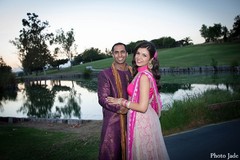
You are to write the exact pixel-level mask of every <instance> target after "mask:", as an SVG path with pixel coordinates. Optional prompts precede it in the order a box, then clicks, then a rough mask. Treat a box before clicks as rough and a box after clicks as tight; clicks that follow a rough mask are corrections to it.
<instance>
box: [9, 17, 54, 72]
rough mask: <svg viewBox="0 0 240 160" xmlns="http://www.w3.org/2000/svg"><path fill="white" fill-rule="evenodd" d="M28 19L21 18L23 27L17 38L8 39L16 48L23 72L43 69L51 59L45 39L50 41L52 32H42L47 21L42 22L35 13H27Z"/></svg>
mask: <svg viewBox="0 0 240 160" xmlns="http://www.w3.org/2000/svg"><path fill="white" fill-rule="evenodd" d="M27 16H28V19H22V25H23V29H22V30H20V35H19V38H15V41H14V40H13V41H10V43H12V44H13V45H15V46H16V47H17V49H18V52H19V53H18V56H19V60H20V62H21V63H22V67H23V70H24V72H25V73H30V74H31V73H32V72H33V71H36V74H37V73H38V71H40V70H43V69H44V66H46V65H47V64H49V62H50V61H51V54H50V51H49V50H48V46H47V41H49V42H50V40H51V37H52V36H53V34H52V33H44V31H45V29H46V28H47V27H48V26H49V24H48V22H47V21H45V22H42V21H41V20H39V19H38V15H36V14H35V13H27ZM50 43H51V42H50Z"/></svg>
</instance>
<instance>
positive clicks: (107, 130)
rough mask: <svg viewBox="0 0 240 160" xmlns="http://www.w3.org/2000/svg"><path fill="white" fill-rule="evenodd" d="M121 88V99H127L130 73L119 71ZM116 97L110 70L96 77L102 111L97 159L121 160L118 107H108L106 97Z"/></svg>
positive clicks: (115, 87) (114, 83)
mask: <svg viewBox="0 0 240 160" xmlns="http://www.w3.org/2000/svg"><path fill="white" fill-rule="evenodd" d="M118 73H119V75H120V78H121V83H122V88H123V98H125V99H127V98H128V95H127V85H128V79H127V75H128V77H129V78H130V76H131V73H130V72H129V71H119V70H118ZM108 96H110V97H118V93H117V85H116V82H115V79H114V76H113V73H112V70H111V68H108V69H105V70H104V71H102V72H100V73H99V75H98V101H99V104H100V105H101V106H102V109H103V126H102V133H101V143H100V149H99V159H102V160H109V159H112V160H118V159H119V160H120V159H121V131H120V118H119V117H120V116H119V114H118V113H117V111H118V110H119V109H120V106H118V105H108V104H107V102H106V99H105V98H106V97H108Z"/></svg>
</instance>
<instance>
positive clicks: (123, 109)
mask: <svg viewBox="0 0 240 160" xmlns="http://www.w3.org/2000/svg"><path fill="white" fill-rule="evenodd" d="M127 112H128V109H127V108H125V107H121V109H120V110H119V111H118V112H117V113H119V114H127Z"/></svg>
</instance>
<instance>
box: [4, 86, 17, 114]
mask: <svg viewBox="0 0 240 160" xmlns="http://www.w3.org/2000/svg"><path fill="white" fill-rule="evenodd" d="M16 98H17V90H16V89H8V90H6V89H0V111H3V105H2V103H4V102H5V101H6V100H13V101H14V100H16Z"/></svg>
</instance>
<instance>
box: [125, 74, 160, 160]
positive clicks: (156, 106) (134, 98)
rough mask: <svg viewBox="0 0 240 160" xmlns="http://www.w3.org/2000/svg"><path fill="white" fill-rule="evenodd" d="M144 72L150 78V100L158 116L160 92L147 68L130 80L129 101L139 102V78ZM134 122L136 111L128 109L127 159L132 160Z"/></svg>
mask: <svg viewBox="0 0 240 160" xmlns="http://www.w3.org/2000/svg"><path fill="white" fill-rule="evenodd" d="M142 74H145V75H147V77H148V78H149V80H150V83H151V84H152V86H153V90H154V94H153V96H154V98H153V100H152V102H151V106H152V108H153V109H154V110H155V111H156V113H157V114H158V116H159V117H160V115H161V109H162V102H161V99H160V94H159V93H158V89H157V85H156V81H155V79H154V77H153V75H152V73H151V72H149V71H148V70H144V71H142V72H139V74H138V75H137V77H136V78H135V80H134V81H133V82H132V83H133V94H132V97H131V102H135V103H138V102H139V95H140V92H139V87H140V78H141V75H142ZM135 122H136V111H133V110H129V113H128V126H127V159H129V160H132V146H133V138H134V137H133V135H134V127H135Z"/></svg>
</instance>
